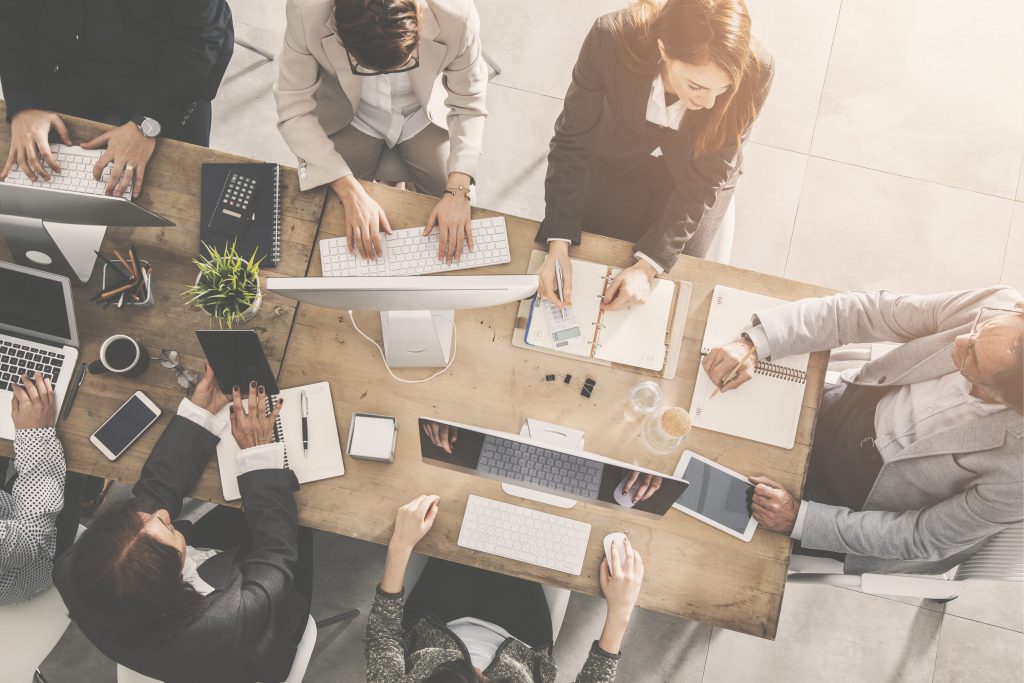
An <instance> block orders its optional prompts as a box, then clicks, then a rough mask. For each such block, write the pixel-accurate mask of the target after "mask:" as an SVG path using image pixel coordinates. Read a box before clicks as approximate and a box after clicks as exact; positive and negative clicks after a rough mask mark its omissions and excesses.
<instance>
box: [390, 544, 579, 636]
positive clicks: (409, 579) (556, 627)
mask: <svg viewBox="0 0 1024 683" xmlns="http://www.w3.org/2000/svg"><path fill="white" fill-rule="evenodd" d="M426 566H427V556H426V555H420V554H419V553H413V554H412V557H410V558H409V564H408V566H407V567H406V569H405V579H404V582H405V594H406V596H408V595H409V594H410V593H412V589H413V586H415V585H416V582H417V581H419V580H420V575H421V574H423V569H424V568H425V567H426ZM541 588H543V589H544V597H545V598H547V601H548V612H550V614H551V640H552V641H555V640H558V633H559V631H561V630H562V622H563V621H565V611H566V610H567V609H568V608H569V597H570V596H571V595H572V591H570V590H566V589H565V588H555V587H554V586H541Z"/></svg>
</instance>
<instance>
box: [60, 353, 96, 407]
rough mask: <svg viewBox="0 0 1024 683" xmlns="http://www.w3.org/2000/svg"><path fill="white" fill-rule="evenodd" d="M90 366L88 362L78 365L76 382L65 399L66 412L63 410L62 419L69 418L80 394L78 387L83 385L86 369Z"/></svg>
mask: <svg viewBox="0 0 1024 683" xmlns="http://www.w3.org/2000/svg"><path fill="white" fill-rule="evenodd" d="M88 367H89V364H88V363H82V364H81V365H79V366H78V375H77V376H76V377H75V382H74V384H72V385H71V388H70V391H68V396H67V398H65V399H64V412H62V413H61V416H60V418H61V419H62V420H66V419H68V415H70V414H71V406H73V405H75V397H76V396H78V387H80V386H82V382H83V381H85V371H86V370H87V369H88Z"/></svg>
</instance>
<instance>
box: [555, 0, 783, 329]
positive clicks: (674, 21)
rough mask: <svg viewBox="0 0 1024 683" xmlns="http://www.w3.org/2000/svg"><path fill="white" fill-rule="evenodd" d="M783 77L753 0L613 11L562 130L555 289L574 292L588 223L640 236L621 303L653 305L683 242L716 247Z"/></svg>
mask: <svg viewBox="0 0 1024 683" xmlns="http://www.w3.org/2000/svg"><path fill="white" fill-rule="evenodd" d="M771 76H772V65H771V62H770V58H768V57H767V55H764V54H762V53H760V52H759V51H757V50H756V48H755V47H754V46H753V45H752V43H751V38H750V16H749V15H748V14H747V9H746V6H745V5H744V3H743V0H717V1H713V0H637V2H635V3H634V4H633V5H632V6H630V7H628V8H626V9H623V10H620V11H618V12H613V13H611V14H607V15H605V16H603V17H601V18H599V19H598V20H597V21H596V22H595V23H594V26H593V28H591V30H590V33H589V34H588V35H587V38H586V40H585V41H584V42H583V47H582V49H581V50H580V55H579V58H578V60H577V62H576V67H575V68H574V69H573V75H572V83H571V84H570V86H569V90H568V92H567V93H566V96H565V104H564V106H563V108H562V113H561V115H560V116H559V117H558V120H557V121H556V123H555V135H554V137H553V138H552V140H551V151H550V153H549V155H548V171H547V178H546V180H545V202H546V212H545V217H544V221H543V223H542V224H541V228H540V232H539V233H538V235H537V239H538V241H546V242H548V243H549V247H548V257H547V258H546V259H545V261H544V265H543V266H542V267H541V269H540V273H539V274H540V291H541V294H542V295H543V296H545V297H546V298H548V299H550V300H551V301H553V302H555V303H556V304H558V305H563V306H564V305H570V304H571V303H572V269H571V265H570V262H569V245H570V244H579V241H580V233H581V232H582V231H583V230H586V231H587V232H593V233H598V234H602V235H608V236H610V237H617V238H619V239H624V240H628V241H630V242H634V243H635V244H636V253H635V255H636V263H635V264H634V265H632V266H630V267H629V268H626V269H625V270H623V271H622V272H621V273H620V274H619V275H618V276H617V277H616V278H615V279H614V281H612V282H611V284H610V285H609V286H608V289H607V290H606V292H605V297H604V303H603V306H604V307H605V308H608V309H620V308H629V307H631V306H633V305H636V304H642V303H643V302H644V301H645V300H646V296H647V293H648V292H649V291H650V285H651V280H652V279H653V278H654V276H655V275H656V274H657V273H659V272H662V271H665V270H670V269H671V268H672V266H673V265H674V264H675V262H676V259H677V258H678V256H679V254H683V253H685V254H689V255H693V256H704V254H705V253H707V250H708V247H709V246H710V244H711V240H712V238H713V237H714V235H715V233H716V232H717V230H718V226H719V224H720V223H721V220H722V217H723V215H724V214H725V211H726V209H727V208H728V206H729V203H730V201H731V200H732V194H733V190H734V189H735V187H736V181H737V179H738V177H739V175H740V162H741V159H742V155H741V149H742V146H743V143H744V142H745V141H746V139H747V137H748V136H749V135H750V128H751V125H752V124H753V122H754V119H755V118H756V117H757V115H758V113H759V112H760V110H761V106H762V105H763V104H764V101H765V98H766V97H767V96H768V89H769V86H770V83H771ZM556 261H557V262H558V263H559V265H560V266H561V270H562V272H563V275H564V280H565V282H564V285H563V293H564V299H565V300H564V301H563V300H562V299H561V298H560V297H559V295H558V292H557V287H556V284H555V280H556V277H555V262H556Z"/></svg>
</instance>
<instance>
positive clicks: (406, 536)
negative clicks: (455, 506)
mask: <svg viewBox="0 0 1024 683" xmlns="http://www.w3.org/2000/svg"><path fill="white" fill-rule="evenodd" d="M440 505H441V496H433V495H431V496H420V497H419V498H416V499H415V500H412V501H410V502H408V503H406V504H405V505H403V506H402V507H400V508H398V514H397V515H396V516H395V531H394V533H393V534H391V542H390V543H389V544H388V549H389V550H393V551H395V552H400V553H411V552H412V549H413V548H415V547H416V544H417V543H419V542H420V540H421V539H422V538H423V537H424V536H426V535H427V532H428V531H430V527H431V526H433V525H434V518H435V517H437V510H438V507H439V506H440Z"/></svg>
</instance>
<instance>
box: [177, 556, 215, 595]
mask: <svg viewBox="0 0 1024 683" xmlns="http://www.w3.org/2000/svg"><path fill="white" fill-rule="evenodd" d="M216 554H217V551H216V550H199V549H197V548H193V547H192V546H185V564H184V566H182V568H181V578H182V579H183V580H184V581H185V583H189V584H191V585H192V587H193V588H195V589H196V592H197V593H199V594H200V595H209V594H210V593H212V592H213V591H214V590H215V589H214V587H213V586H211V585H210V584H208V583H206V581H203V577H201V576H199V565H201V564H202V563H203V562H206V560H208V559H210V558H211V557H212V556H214V555H216Z"/></svg>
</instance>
